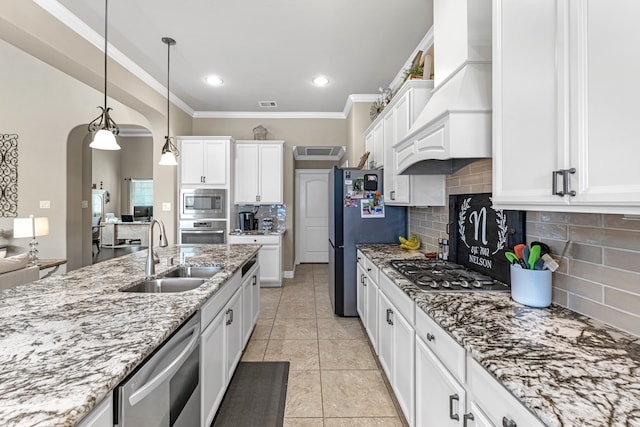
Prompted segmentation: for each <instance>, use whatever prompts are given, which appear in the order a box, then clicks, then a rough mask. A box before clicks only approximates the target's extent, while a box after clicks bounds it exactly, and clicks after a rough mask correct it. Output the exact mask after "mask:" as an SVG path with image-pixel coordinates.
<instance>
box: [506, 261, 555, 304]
mask: <svg viewBox="0 0 640 427" xmlns="http://www.w3.org/2000/svg"><path fill="white" fill-rule="evenodd" d="M511 298H513V300H514V301H517V302H519V303H520V304H524V305H527V306H529V307H540V308H542V307H549V306H550V305H551V270H529V269H526V268H520V267H516V266H515V265H514V264H512V265H511Z"/></svg>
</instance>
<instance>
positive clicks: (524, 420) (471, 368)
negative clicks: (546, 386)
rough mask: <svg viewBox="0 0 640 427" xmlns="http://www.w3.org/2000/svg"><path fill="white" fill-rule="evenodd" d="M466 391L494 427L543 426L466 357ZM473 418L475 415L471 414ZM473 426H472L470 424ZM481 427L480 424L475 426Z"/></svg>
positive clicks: (483, 370) (485, 372)
mask: <svg viewBox="0 0 640 427" xmlns="http://www.w3.org/2000/svg"><path fill="white" fill-rule="evenodd" d="M467 367H468V370H467V373H468V377H467V389H468V390H469V394H470V396H471V398H472V400H473V401H474V402H476V403H475V404H476V405H477V406H478V407H479V408H480V409H481V411H482V415H484V416H485V417H486V418H488V419H489V421H490V422H491V423H492V424H489V425H496V426H505V427H516V426H517V427H543V426H544V424H543V423H542V421H540V420H539V419H538V418H537V417H536V416H535V415H533V413H531V412H530V411H529V410H528V409H527V408H526V407H525V406H524V405H522V403H520V401H518V399H516V398H515V397H514V396H513V395H512V394H511V393H510V392H509V391H508V390H507V389H505V388H504V387H503V386H502V385H501V384H500V383H498V382H497V381H496V380H495V379H494V377H493V376H492V375H491V374H490V373H489V372H487V371H486V370H485V369H484V368H483V367H482V366H481V365H480V364H479V363H478V362H476V361H475V360H473V359H472V358H471V357H468V361H467ZM473 416H474V418H475V416H476V414H475V413H474V414H473ZM471 425H473V424H471ZM476 425H482V424H476Z"/></svg>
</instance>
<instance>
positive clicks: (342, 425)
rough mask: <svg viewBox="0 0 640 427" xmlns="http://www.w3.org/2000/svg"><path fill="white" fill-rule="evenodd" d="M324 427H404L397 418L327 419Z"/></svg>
mask: <svg viewBox="0 0 640 427" xmlns="http://www.w3.org/2000/svg"><path fill="white" fill-rule="evenodd" d="M285 425H286V422H285ZM324 427H402V421H400V418H397V417H389V418H325V419H324Z"/></svg>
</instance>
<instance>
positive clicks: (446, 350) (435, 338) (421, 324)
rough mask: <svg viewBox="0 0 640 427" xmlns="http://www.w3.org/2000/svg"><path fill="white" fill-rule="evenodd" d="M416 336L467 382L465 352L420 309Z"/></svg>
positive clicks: (461, 380)
mask: <svg viewBox="0 0 640 427" xmlns="http://www.w3.org/2000/svg"><path fill="white" fill-rule="evenodd" d="M416 335H417V336H418V337H420V338H421V339H422V340H423V341H424V342H425V344H427V346H428V347H429V349H431V351H433V352H434V353H435V355H436V356H438V359H440V361H441V362H442V363H443V364H444V365H445V366H446V367H447V369H448V370H449V371H450V372H451V373H452V374H453V375H454V376H455V377H456V378H457V379H458V381H460V382H461V383H464V381H465V350H464V347H462V346H461V345H460V344H458V343H457V342H456V340H454V339H453V338H452V337H451V336H450V335H449V334H448V333H447V332H445V330H444V329H442V327H441V326H440V325H438V324H437V323H436V322H435V321H434V320H433V319H432V318H431V317H429V315H428V314H426V313H425V312H424V311H422V309H420V308H419V307H418V308H416Z"/></svg>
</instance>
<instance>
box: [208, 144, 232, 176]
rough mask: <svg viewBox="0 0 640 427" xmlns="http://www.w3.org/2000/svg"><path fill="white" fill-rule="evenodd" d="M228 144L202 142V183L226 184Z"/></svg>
mask: <svg viewBox="0 0 640 427" xmlns="http://www.w3.org/2000/svg"><path fill="white" fill-rule="evenodd" d="M228 150H229V143H228V142H225V141H204V146H203V147H202V153H203V157H204V158H203V160H204V165H203V172H202V173H203V176H204V183H205V184H210V185H225V184H226V183H227V167H228V166H227V162H228V161H229V156H228V155H227V152H228Z"/></svg>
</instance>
